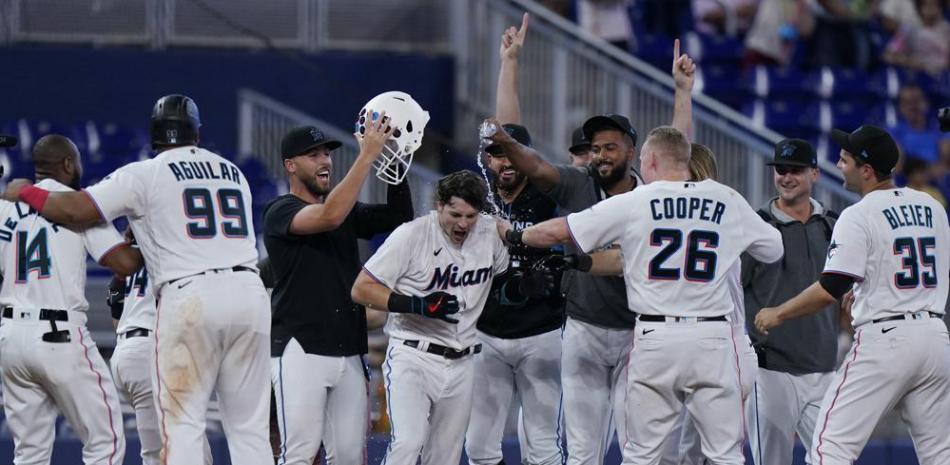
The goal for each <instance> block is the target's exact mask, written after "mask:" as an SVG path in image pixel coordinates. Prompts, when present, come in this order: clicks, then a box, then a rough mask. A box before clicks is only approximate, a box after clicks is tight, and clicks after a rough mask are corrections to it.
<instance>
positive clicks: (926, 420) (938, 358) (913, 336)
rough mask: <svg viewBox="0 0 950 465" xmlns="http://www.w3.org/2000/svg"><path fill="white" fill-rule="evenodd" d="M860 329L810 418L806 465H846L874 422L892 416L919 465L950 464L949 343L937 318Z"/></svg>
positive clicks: (881, 324)
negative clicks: (904, 427)
mask: <svg viewBox="0 0 950 465" xmlns="http://www.w3.org/2000/svg"><path fill="white" fill-rule="evenodd" d="M925 315H926V312H922V313H917V314H915V316H917V317H919V319H910V320H894V321H886V322H881V323H868V324H864V325H861V326H860V327H858V328H857V331H855V335H854V344H852V345H851V350H850V351H848V355H847V357H846V358H845V360H844V363H843V364H842V365H841V367H840V368H838V371H837V372H836V373H835V376H834V379H833V380H832V381H831V384H830V386H829V387H828V390H827V392H825V397H824V399H823V400H822V403H821V410H820V411H819V412H818V422H817V424H816V425H815V433H814V439H813V440H812V446H811V463H812V464H813V465H851V464H852V463H854V461H855V460H856V459H857V457H858V455H860V453H861V450H862V449H864V445H865V444H866V443H867V441H868V438H869V437H870V436H871V433H872V432H873V430H874V427H875V426H877V424H878V421H879V420H880V419H881V416H883V415H884V414H885V413H887V412H889V411H890V410H891V409H893V408H896V409H898V411H899V413H900V414H901V417H902V418H903V419H904V421H905V422H907V424H908V426H909V429H910V436H911V438H913V440H914V448H915V449H916V451H917V458H918V460H919V461H920V464H921V465H943V464H947V463H950V434H947V425H950V338H948V337H947V327H946V326H945V325H944V324H943V321H941V320H940V319H939V318H930V317H929V315H927V316H925Z"/></svg>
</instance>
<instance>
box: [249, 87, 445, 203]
mask: <svg viewBox="0 0 950 465" xmlns="http://www.w3.org/2000/svg"><path fill="white" fill-rule="evenodd" d="M304 125H313V126H316V127H318V128H320V129H321V130H322V131H323V132H324V133H325V134H326V135H327V136H328V137H330V138H333V139H337V140H339V141H341V142H342V143H343V146H342V147H340V148H339V149H337V150H335V151H334V152H333V166H334V169H333V170H331V172H330V177H331V180H332V181H333V183H338V182H340V180H341V179H342V178H343V176H345V175H346V173H347V171H348V170H349V167H350V166H351V165H352V164H353V161H354V160H355V159H356V155H357V154H358V153H359V145H358V144H357V142H356V140H355V139H354V137H353V134H351V133H348V132H346V131H342V130H340V129H338V128H336V127H334V126H331V125H330V124H327V123H326V122H324V121H321V120H319V119H317V118H314V117H312V116H310V115H307V114H305V113H303V112H300V111H298V110H295V109H294V108H291V107H289V106H287V105H285V104H283V103H280V102H278V101H276V100H274V99H272V98H269V97H267V96H265V95H262V94H260V93H258V92H254V91H252V90H248V89H243V90H241V91H240V93H239V94H238V134H240V136H239V138H240V139H239V140H238V156H239V157H255V158H257V159H258V160H260V161H261V163H263V164H264V166H266V167H267V171H268V173H269V174H270V175H271V177H273V178H275V179H283V178H284V177H285V176H286V175H285V173H284V165H283V163H282V161H281V159H280V157H279V156H278V154H279V153H280V139H281V137H283V135H284V134H285V133H286V132H287V131H288V130H290V129H291V128H293V127H295V126H304ZM439 177H440V175H439V173H436V172H435V171H432V170H430V169H428V168H426V167H424V166H422V165H420V164H418V163H414V164H413V165H412V167H410V169H409V175H408V176H407V177H406V181H407V182H408V183H409V188H410V189H411V190H412V201H413V206H414V207H415V209H416V213H417V214H422V213H425V212H427V211H429V210H430V209H431V208H432V199H433V195H434V187H435V182H436V181H438V179H439ZM360 200H361V201H364V202H373V203H385V202H386V185H385V184H383V183H382V182H378V181H376V180H375V179H373V180H370V181H368V182H366V183H365V184H364V185H363V190H362V191H360Z"/></svg>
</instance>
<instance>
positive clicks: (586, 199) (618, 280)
mask: <svg viewBox="0 0 950 465" xmlns="http://www.w3.org/2000/svg"><path fill="white" fill-rule="evenodd" d="M555 168H557V170H558V173H560V175H561V181H560V182H559V183H558V184H557V185H555V186H554V188H553V189H551V191H549V192H548V193H547V195H548V196H550V197H551V198H552V199H554V201H555V202H557V204H558V208H559V209H560V210H561V214H562V215H565V214H568V213H574V212H579V211H583V210H585V209H587V208H590V207H591V206H592V205H594V204H596V203H597V202H599V201H601V200H603V199H605V198H607V194H606V193H605V192H604V190H603V188H602V187H601V186H600V176H598V174H597V172H596V171H595V170H593V169H589V168H581V167H576V166H571V165H555ZM637 184H638V185H639V184H641V182H640V180H639V178H638V179H637ZM565 253H567V254H571V253H577V250H576V249H575V248H574V246H573V244H570V245H567V246H566V247H565ZM561 291H562V292H563V293H564V297H565V299H566V304H565V311H566V312H567V314H568V316H570V317H571V318H575V319H577V320H580V321H583V322H585V323H590V324H594V325H597V326H600V327H604V328H632V327H633V326H634V323H635V318H636V315H634V314H633V313H631V312H630V310H629V309H627V295H626V287H625V286H624V283H623V277H615V276H594V275H592V274H589V273H581V272H579V271H573V270H569V271H566V272H564V278H563V281H562V283H561Z"/></svg>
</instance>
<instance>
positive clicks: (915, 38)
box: [884, 0, 950, 75]
mask: <svg viewBox="0 0 950 465" xmlns="http://www.w3.org/2000/svg"><path fill="white" fill-rule="evenodd" d="M914 5H915V6H916V8H917V14H918V15H919V17H920V24H912V23H905V24H902V25H901V26H900V27H899V28H898V30H897V33H896V34H894V37H893V38H891V41H890V43H888V44H887V49H886V50H885V51H884V61H886V62H888V63H891V64H893V65H897V66H901V67H904V68H908V69H912V70H918V71H926V72H928V73H930V74H932V75H939V74H940V73H944V72H946V71H947V68H948V63H950V22H947V19H946V18H945V17H944V12H945V6H944V5H943V3H942V0H914Z"/></svg>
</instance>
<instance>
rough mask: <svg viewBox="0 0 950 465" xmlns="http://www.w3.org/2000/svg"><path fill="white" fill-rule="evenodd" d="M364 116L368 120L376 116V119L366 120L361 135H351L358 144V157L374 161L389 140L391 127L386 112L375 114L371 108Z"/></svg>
mask: <svg viewBox="0 0 950 465" xmlns="http://www.w3.org/2000/svg"><path fill="white" fill-rule="evenodd" d="M366 115H367V116H369V117H370V118H371V117H372V116H373V115H376V119H370V118H367V120H366V123H365V124H364V126H365V127H366V130H365V131H364V132H363V134H362V135H361V134H359V133H356V134H353V135H354V136H356V140H357V142H359V144H360V154H359V157H360V158H363V157H369V158H371V159H376V157H378V156H379V154H380V153H382V151H383V146H384V145H386V141H387V140H389V137H390V135H391V134H392V129H393V128H392V127H390V126H389V124H388V123H389V117H388V116H386V112H385V111H384V112H382V113H376V112H374V111H373V109H372V108H367V109H366Z"/></svg>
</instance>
